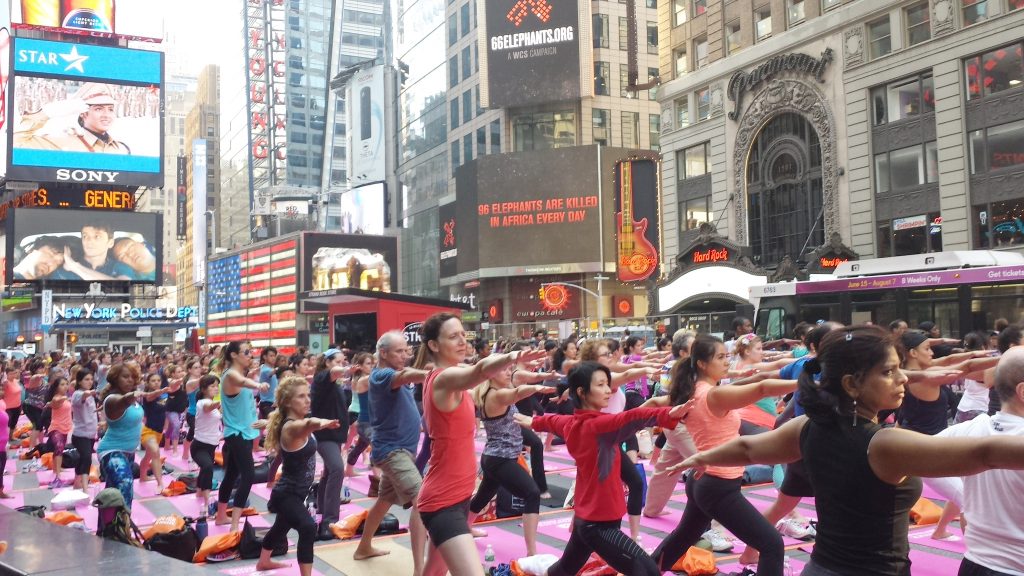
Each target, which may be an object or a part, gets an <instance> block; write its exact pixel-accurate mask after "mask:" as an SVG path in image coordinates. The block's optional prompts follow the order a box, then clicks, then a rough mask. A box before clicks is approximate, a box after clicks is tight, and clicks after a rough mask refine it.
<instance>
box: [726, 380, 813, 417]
mask: <svg viewBox="0 0 1024 576" xmlns="http://www.w3.org/2000/svg"><path fill="white" fill-rule="evenodd" d="M796 385H797V381H796V380H775V379H769V380H762V381H760V382H757V383H755V384H747V385H745V386H731V385H730V386H716V387H714V388H712V389H711V390H710V391H708V409H709V410H711V413H712V414H714V415H716V416H721V415H724V414H725V413H726V412H728V411H730V410H739V409H740V408H743V407H744V406H747V405H750V404H753V403H754V402H757V401H758V400H760V399H761V398H766V397H768V396H782V395H783V394H789V393H790V392H792V391H794V390H796Z"/></svg>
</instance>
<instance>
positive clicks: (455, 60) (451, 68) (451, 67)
mask: <svg viewBox="0 0 1024 576" xmlns="http://www.w3.org/2000/svg"><path fill="white" fill-rule="evenodd" d="M458 84H459V57H458V56H452V57H451V58H450V59H449V60H448V87H449V88H455V87H456V86H457V85H458Z"/></svg>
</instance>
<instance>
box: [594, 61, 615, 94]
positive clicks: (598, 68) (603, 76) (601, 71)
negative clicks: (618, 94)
mask: <svg viewBox="0 0 1024 576" xmlns="http://www.w3.org/2000/svg"><path fill="white" fill-rule="evenodd" d="M611 75H612V72H611V65H610V64H608V63H607V62H594V96H608V85H609V84H611Z"/></svg>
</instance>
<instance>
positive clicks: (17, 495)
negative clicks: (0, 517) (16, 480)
mask: <svg viewBox="0 0 1024 576" xmlns="http://www.w3.org/2000/svg"><path fill="white" fill-rule="evenodd" d="M4 492H7V493H8V494H10V496H11V497H10V498H0V506H3V507H5V508H10V509H11V510H14V509H15V508H21V507H22V506H24V505H25V495H24V494H23V493H21V492H14V491H12V490H11V487H10V486H8V487H7V488H5V489H4Z"/></svg>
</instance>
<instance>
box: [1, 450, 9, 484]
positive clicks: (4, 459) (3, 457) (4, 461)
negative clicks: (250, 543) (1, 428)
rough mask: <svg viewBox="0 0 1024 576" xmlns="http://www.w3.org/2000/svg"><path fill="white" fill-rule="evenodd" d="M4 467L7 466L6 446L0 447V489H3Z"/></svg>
mask: <svg viewBox="0 0 1024 576" xmlns="http://www.w3.org/2000/svg"><path fill="white" fill-rule="evenodd" d="M5 468H7V446H4V447H2V448H0V491H2V490H3V489H4V469H5Z"/></svg>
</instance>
